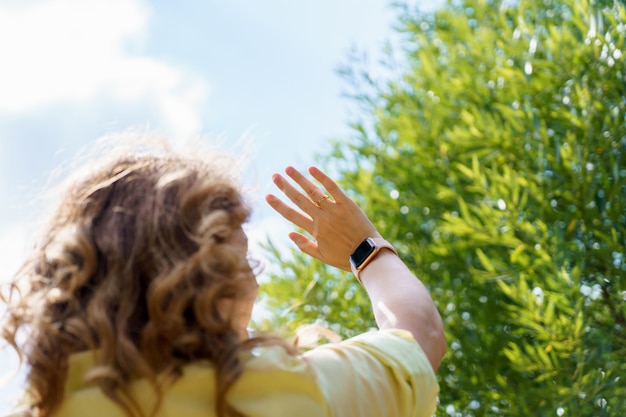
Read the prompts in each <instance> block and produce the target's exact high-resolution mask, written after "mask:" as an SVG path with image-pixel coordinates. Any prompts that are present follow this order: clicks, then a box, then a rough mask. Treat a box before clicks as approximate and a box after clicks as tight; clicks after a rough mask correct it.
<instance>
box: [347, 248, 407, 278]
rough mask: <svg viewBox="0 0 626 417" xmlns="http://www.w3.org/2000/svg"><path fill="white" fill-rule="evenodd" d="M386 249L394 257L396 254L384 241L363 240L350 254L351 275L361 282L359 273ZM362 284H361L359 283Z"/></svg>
mask: <svg viewBox="0 0 626 417" xmlns="http://www.w3.org/2000/svg"><path fill="white" fill-rule="evenodd" d="M383 248H387V249H389V250H391V251H392V252H393V253H395V254H396V255H397V254H398V252H397V251H396V250H395V249H394V247H393V246H391V243H389V242H387V241H386V240H385V239H382V238H378V237H368V238H365V240H364V241H363V242H361V244H360V245H359V246H357V248H356V249H355V250H354V252H352V255H350V266H351V267H352V273H353V274H354V275H355V276H356V279H357V280H359V282H361V278H359V273H360V272H361V271H362V270H363V269H364V268H365V267H366V266H367V265H368V264H369V263H370V262H371V261H372V260H373V259H374V258H375V257H376V255H377V254H378V252H380V250H381V249H383ZM361 284H362V282H361Z"/></svg>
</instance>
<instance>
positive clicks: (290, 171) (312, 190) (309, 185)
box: [285, 166, 326, 202]
mask: <svg viewBox="0 0 626 417" xmlns="http://www.w3.org/2000/svg"><path fill="white" fill-rule="evenodd" d="M285 172H286V173H287V175H289V176H290V177H291V178H292V179H293V180H294V181H295V182H296V184H298V185H299V186H300V188H302V189H303V190H304V192H305V193H307V194H308V195H309V196H310V197H311V200H312V201H313V202H316V201H317V200H318V199H320V198H321V197H322V196H324V195H326V193H324V191H322V190H321V189H320V187H318V186H317V185H316V184H313V182H311V181H310V180H309V179H308V178H307V177H305V176H304V175H302V174H301V173H300V171H298V170H297V169H295V168H294V167H291V166H289V167H287V168H286V169H285Z"/></svg>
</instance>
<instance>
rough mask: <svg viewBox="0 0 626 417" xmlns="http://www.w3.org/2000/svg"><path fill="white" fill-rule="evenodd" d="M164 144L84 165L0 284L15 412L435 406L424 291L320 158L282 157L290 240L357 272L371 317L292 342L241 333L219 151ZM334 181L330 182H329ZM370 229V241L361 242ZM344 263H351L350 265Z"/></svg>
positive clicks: (407, 409) (233, 238)
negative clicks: (14, 374) (332, 340)
mask: <svg viewBox="0 0 626 417" xmlns="http://www.w3.org/2000/svg"><path fill="white" fill-rule="evenodd" d="M194 155H197V153H196V154H194V153H180V152H176V151H174V150H172V149H170V148H168V147H167V146H161V147H158V148H156V149H149V148H146V147H145V146H144V147H141V148H139V149H138V150H136V151H133V152H124V153H121V154H120V153H119V152H117V153H113V154H112V155H111V156H109V157H99V161H98V164H97V166H94V164H93V163H91V164H88V170H89V171H88V172H86V171H78V175H77V176H75V177H74V179H73V180H71V181H70V182H69V183H68V184H67V185H66V186H65V189H64V191H63V193H62V194H61V199H60V202H59V204H58V207H57V208H56V210H55V212H54V213H53V216H52V218H51V221H50V222H49V223H48V224H47V226H46V227H45V228H44V229H43V238H42V239H41V241H40V242H39V243H38V244H37V245H36V247H35V248H34V250H33V251H32V253H31V255H30V256H29V257H28V259H27V261H26V262H25V263H24V266H23V267H22V268H21V270H20V271H19V272H18V274H17V276H16V279H15V280H14V282H13V283H12V284H11V286H10V288H9V289H8V291H4V292H3V300H4V302H5V303H6V304H7V313H6V317H5V320H4V321H3V325H2V336H3V338H4V339H5V340H7V341H8V342H9V343H10V344H11V345H12V346H13V347H14V348H15V349H16V351H17V352H18V354H20V357H21V358H22V360H23V361H24V362H25V363H26V365H27V368H28V369H27V385H28V389H27V393H26V396H25V398H24V400H23V401H22V405H23V408H22V409H21V410H16V413H15V414H14V415H26V416H63V417H64V416H184V417H195V416H219V417H225V416H249V417H255V416H304V417H306V416H370V415H371V416H383V415H384V416H430V415H432V414H433V412H434V407H435V401H436V395H437V391H438V386H437V382H436V379H435V376H434V371H436V369H437V367H438V365H439V361H440V360H441V357H442V356H443V354H444V351H445V341H444V337H443V331H442V322H441V319H440V317H439V314H438V313H437V310H436V308H435V306H434V304H433V302H432V300H431V298H430V296H429V295H428V292H427V291H426V289H425V287H424V286H423V285H422V284H421V282H420V281H419V280H418V279H416V278H415V277H414V276H413V275H412V274H411V273H410V272H409V271H408V269H407V268H406V267H405V266H404V264H403V263H402V262H401V260H400V259H399V258H398V256H397V255H396V254H395V251H394V250H393V248H392V247H391V246H390V245H388V244H387V243H385V242H384V241H382V239H381V236H380V234H379V233H378V232H377V231H376V229H375V228H374V226H373V225H372V223H371V222H370V221H369V220H368V219H367V217H366V216H365V215H364V214H363V212H362V211H361V210H360V209H359V208H358V207H357V206H356V204H355V203H354V202H353V201H352V200H350V199H349V198H348V197H347V196H346V195H345V194H344V193H343V191H342V190H340V189H339V187H338V186H337V185H336V184H335V183H334V182H333V180H331V179H330V178H329V177H327V176H326V175H325V174H323V173H322V172H321V171H320V170H318V169H317V168H310V170H309V172H310V174H311V175H312V176H313V177H314V178H315V179H316V180H317V181H319V183H320V184H321V185H322V186H323V187H324V189H325V191H323V190H322V189H321V188H319V187H318V186H317V185H315V184H314V183H313V182H311V181H310V180H308V179H307V178H305V176H304V175H302V174H301V173H300V172H298V171H297V170H295V169H294V168H292V167H288V168H287V170H286V174H287V176H288V177H289V178H291V180H292V181H294V182H295V184H297V185H298V186H299V187H300V188H301V189H302V190H304V193H303V192H300V191H299V190H298V189H297V188H296V187H295V186H294V185H292V183H290V181H288V179H287V178H285V177H283V176H281V175H278V174H276V175H274V177H273V181H274V183H275V184H276V185H277V187H278V188H279V189H280V190H281V191H282V192H283V193H284V194H285V195H286V197H287V198H288V199H289V200H291V201H292V202H293V203H294V204H295V207H294V206H290V205H288V204H286V203H285V202H284V201H282V200H280V199H279V198H277V197H276V196H274V195H268V196H267V197H266V199H267V202H268V203H269V204H270V205H271V206H272V207H273V208H274V209H275V210H276V211H277V212H278V213H280V214H281V215H282V216H283V217H285V218H286V219H287V220H289V221H291V222H292V223H294V224H295V225H296V226H298V227H300V228H301V229H304V230H305V231H307V232H308V233H309V234H310V236H311V237H312V239H309V238H307V237H305V236H304V235H302V234H299V233H295V232H294V233H292V234H290V237H291V239H292V240H293V241H294V242H295V243H296V244H297V245H298V247H299V248H300V249H301V250H302V251H304V252H305V253H307V254H309V255H311V256H313V257H315V258H317V259H319V260H321V261H322V262H325V263H327V264H329V265H332V266H335V267H338V268H341V269H344V270H351V269H352V270H354V272H355V273H356V275H357V278H358V279H359V281H361V282H362V284H363V286H364V288H365V290H366V291H367V292H368V294H369V296H370V298H371V300H372V306H373V309H374V314H375V317H376V320H377V323H378V325H379V327H380V329H381V331H379V332H372V333H368V334H364V335H360V336H358V337H356V338H354V339H350V340H347V341H344V342H341V343H339V344H329V345H325V346H321V347H319V348H316V349H313V350H311V351H309V352H306V353H304V354H300V353H298V352H297V351H296V349H294V348H293V347H292V346H290V345H289V344H287V343H286V342H285V341H283V340H281V339H278V338H275V337H271V336H259V337H253V338H248V336H247V333H246V327H247V324H248V321H249V320H250V316H251V312H252V306H253V303H254V300H255V297H256V295H257V288H258V285H257V283H256V279H255V275H254V266H255V265H254V263H253V262H252V263H251V262H249V261H248V259H247V240H246V236H245V233H244V232H243V229H242V225H243V224H244V223H245V221H246V220H247V219H248V217H249V214H250V212H249V209H248V207H247V206H246V204H245V202H244V201H243V198H242V193H241V190H240V188H239V186H238V184H237V182H236V181H235V179H234V177H233V175H232V172H231V170H230V168H229V165H230V164H229V163H225V162H224V160H223V159H222V157H221V156H220V157H218V156H211V155H208V156H207V155H202V156H194ZM325 192H326V193H328V194H325ZM368 238H369V239H368ZM351 263H352V265H351Z"/></svg>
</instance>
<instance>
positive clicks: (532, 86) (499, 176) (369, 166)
mask: <svg viewBox="0 0 626 417" xmlns="http://www.w3.org/2000/svg"><path fill="white" fill-rule="evenodd" d="M398 31H399V32H400V33H401V34H402V38H403V42H402V44H401V47H400V48H399V50H396V51H394V52H393V53H390V55H389V65H388V67H387V68H388V69H389V71H388V72H387V74H386V75H385V76H384V77H383V78H382V79H378V80H377V79H374V77H372V76H370V75H369V74H368V72H367V68H366V69H365V70H363V69H362V68H361V67H360V66H359V65H358V64H353V65H352V66H351V67H349V71H346V74H347V76H348V78H350V80H351V81H352V82H353V83H354V84H353V85H354V87H355V90H354V94H353V97H354V99H355V101H356V102H357V103H358V104H359V105H360V116H359V118H358V120H356V121H355V122H354V124H353V132H354V134H353V135H352V137H350V138H347V139H344V140H342V141H339V142H338V144H337V146H336V149H335V151H334V153H333V154H332V155H329V156H328V157H327V159H326V164H327V165H328V166H329V168H331V169H333V170H335V171H337V172H339V173H340V174H339V176H340V178H341V182H342V184H343V185H344V187H345V188H347V189H349V190H350V191H351V192H352V193H354V194H353V196H354V198H355V199H357V200H358V201H359V202H360V203H361V204H362V206H363V207H364V208H365V210H366V212H367V213H368V215H369V216H370V218H371V219H372V220H373V221H374V222H375V224H376V226H377V227H378V228H379V230H380V231H381V233H382V234H383V235H384V236H385V237H386V238H387V239H388V240H390V241H391V242H393V243H394V244H395V245H396V247H397V249H398V250H399V252H400V254H401V256H402V258H403V259H404V261H405V262H406V263H407V264H408V265H409V267H410V268H411V269H412V270H413V271H414V272H415V273H416V275H417V276H419V277H420V278H421V279H422V280H423V281H424V282H425V283H426V284H427V286H428V287H429V288H430V290H431V292H432V294H433V298H434V299H435V300H436V302H437V304H438V307H439V309H440V311H441V314H442V316H443V318H444V321H445V325H446V335H447V339H448V346H449V348H448V354H447V355H446V357H445V358H444V361H443V364H442V366H441V368H440V371H439V373H438V375H439V380H440V384H441V394H440V406H439V413H440V414H441V415H446V414H449V415H453V416H456V415H458V416H528V415H534V416H553V415H557V416H560V415H565V416H585V417H586V416H618V415H625V414H626V361H625V360H624V358H626V301H625V299H626V279H625V275H626V272H625V271H626V255H625V247H626V123H625V122H626V117H625V116H626V78H625V76H626V65H625V61H624V60H625V57H624V53H626V39H625V31H626V10H625V9H624V7H623V5H621V4H619V3H614V2H612V1H608V2H607V1H604V2H603V1H592V0H518V1H504V0H462V1H450V2H448V3H447V4H446V5H445V6H443V7H442V8H440V9H439V10H437V11H435V12H432V13H420V12H418V11H415V10H412V9H410V8H409V7H407V6H403V5H400V6H398ZM394 56H395V57H396V58H395V61H393V60H392V57H394ZM398 57H399V58H398ZM270 250H272V247H271V246H270ZM272 253H273V255H272V257H273V258H275V259H276V260H277V261H278V262H279V263H280V264H281V266H282V269H281V272H280V273H272V274H270V275H271V279H270V282H271V284H269V285H266V286H265V294H266V302H267V305H268V308H269V309H270V311H274V312H275V317H273V318H272V320H273V322H274V323H278V324H279V325H281V326H283V329H284V330H285V331H291V330H293V328H294V327H296V326H297V325H299V324H302V323H305V322H313V321H317V322H319V323H322V324H325V325H328V326H329V327H330V328H331V329H333V330H335V331H337V332H339V333H340V334H341V335H343V336H345V337H348V336H351V335H353V334H354V333H356V332H361V331H364V330H366V329H367V328H369V327H372V326H373V325H374V323H373V321H372V316H371V313H370V312H369V306H368V304H367V299H366V298H365V297H366V296H365V295H364V294H363V291H362V290H360V289H359V288H358V283H357V282H356V281H355V280H354V279H353V278H351V277H350V276H348V274H343V273H341V272H337V271H334V270H331V269H330V268H328V269H327V268H325V267H324V266H323V265H321V264H320V263H318V262H316V261H313V260H310V259H308V258H307V257H306V256H303V255H300V254H298V253H295V252H294V253H292V254H291V256H286V255H285V254H284V253H278V251H277V250H276V249H275V248H274V249H273V252H272ZM338 278H339V279H338ZM284 300H288V301H286V302H285V301H284Z"/></svg>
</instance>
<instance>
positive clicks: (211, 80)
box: [0, 0, 438, 414]
mask: <svg viewBox="0 0 626 417" xmlns="http://www.w3.org/2000/svg"><path fill="white" fill-rule="evenodd" d="M410 3H412V4H415V5H418V7H420V8H422V9H424V10H428V9H432V8H433V7H435V6H436V4H437V3H438V1H435V0H421V1H413V2H410ZM394 16H395V12H394V11H393V9H392V8H390V7H389V6H388V2H387V1H386V0H316V1H292V0H266V1H262V2H261V1H255V0H228V1H216V0H181V1H176V2H172V1H167V0H152V1H149V0H0V62H1V65H0V265H2V268H1V269H0V282H1V281H2V280H6V279H7V278H9V277H10V276H11V274H12V273H13V272H14V271H15V269H16V268H17V267H18V266H19V262H20V260H21V259H22V257H23V255H24V253H25V250H26V249H27V248H28V247H29V245H30V244H31V242H30V240H29V236H30V234H31V233H32V228H33V224H34V223H35V221H36V220H37V219H38V218H39V217H38V216H40V215H41V214H42V213H45V212H46V209H47V208H46V207H40V206H38V204H37V203H36V201H37V200H36V197H37V196H38V195H40V194H41V193H42V192H43V191H45V185H46V182H47V180H48V178H49V177H50V175H51V173H52V172H54V170H55V168H56V167H58V166H59V165H62V164H64V163H67V162H68V161H71V160H72V158H74V157H75V155H76V154H77V152H79V151H80V150H81V149H83V148H85V147H88V146H89V144H90V143H93V141H94V140H96V139H97V138H99V137H101V136H104V135H107V134H112V133H115V132H120V131H124V130H127V129H135V130H139V131H154V132H157V133H159V134H161V135H164V136H166V137H168V138H170V140H171V141H172V142H176V141H184V140H188V139H194V138H201V140H203V141H210V142H211V143H215V144H217V145H219V146H221V147H223V148H225V149H227V150H229V151H231V152H233V153H238V152H242V150H241V149H242V145H241V144H242V143H246V144H247V148H246V149H247V151H246V152H247V153H248V159H249V160H250V164H249V167H248V170H247V176H246V178H247V179H248V180H249V181H250V182H251V184H249V185H251V186H253V187H254V188H255V189H256V190H257V194H258V199H257V200H256V201H252V203H253V204H254V210H255V214H254V216H253V218H252V221H251V223H250V225H249V226H248V233H249V236H250V239H251V240H252V241H253V244H254V243H255V242H257V241H262V240H264V239H265V236H267V235H268V233H271V234H272V239H273V240H274V241H277V242H278V243H279V244H283V245H289V242H287V237H286V234H287V232H288V231H289V230H290V226H289V225H288V224H287V223H286V222H285V221H283V220H282V219H280V218H279V217H278V216H277V215H275V214H273V213H272V212H271V209H269V208H268V207H266V206H265V204H264V202H263V199H262V196H263V195H264V194H266V193H268V192H275V191H274V189H273V186H272V185H271V181H270V178H271V174H272V173H274V172H279V171H282V170H283V168H284V167H285V166H287V165H294V166H296V167H299V168H303V169H305V168H306V167H307V166H309V165H311V164H314V163H315V162H316V159H315V155H316V154H318V153H324V152H325V151H327V150H328V149H329V140H330V139H332V138H341V137H347V135H348V132H349V129H348V122H349V121H350V118H351V115H353V114H354V111H355V109H356V107H355V106H354V103H352V102H350V100H348V99H345V98H343V97H342V93H343V92H345V90H346V88H347V84H346V82H345V81H344V80H342V79H341V77H339V76H338V75H337V69H338V68H339V66H340V65H341V64H343V63H345V62H346V60H347V56H348V53H349V51H350V50H351V49H353V48H357V49H358V50H360V51H362V52H364V53H366V54H367V56H368V57H369V58H370V61H371V62H372V63H373V64H372V65H374V66H375V62H376V60H377V59H379V58H380V57H381V56H382V54H381V51H382V49H383V47H384V45H385V43H386V42H388V41H393V40H394V33H393V31H392V30H391V25H392V23H393V20H394ZM281 242H282V243H281ZM13 365H14V359H13V358H10V357H8V356H7V353H6V352H4V351H0V383H1V382H2V378H3V377H6V376H7V373H8V372H9V371H10V370H11V369H13V368H14V366H13ZM19 389H20V388H19V378H16V379H14V380H12V381H11V382H9V383H8V384H7V385H5V386H4V387H0V414H4V412H5V411H6V410H7V407H8V406H7V402H8V401H10V400H11V399H12V398H13V397H15V396H16V395H17V393H18V392H19Z"/></svg>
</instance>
